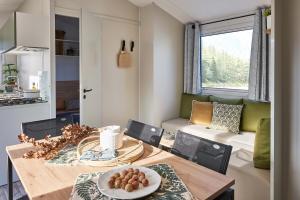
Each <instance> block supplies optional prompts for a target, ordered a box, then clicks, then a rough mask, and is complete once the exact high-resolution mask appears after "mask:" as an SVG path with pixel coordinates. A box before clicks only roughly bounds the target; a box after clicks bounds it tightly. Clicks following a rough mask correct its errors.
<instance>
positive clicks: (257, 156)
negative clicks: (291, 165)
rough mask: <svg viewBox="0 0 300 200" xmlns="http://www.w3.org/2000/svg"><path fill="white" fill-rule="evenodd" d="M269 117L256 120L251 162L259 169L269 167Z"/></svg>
mask: <svg viewBox="0 0 300 200" xmlns="http://www.w3.org/2000/svg"><path fill="white" fill-rule="evenodd" d="M270 127H271V125H270V119H261V120H260V121H259V122H258V126H257V131H256V138H255V146H254V155H253V162H254V166H255V167H257V168H261V169H270Z"/></svg>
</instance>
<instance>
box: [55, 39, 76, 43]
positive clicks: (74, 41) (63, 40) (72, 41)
mask: <svg viewBox="0 0 300 200" xmlns="http://www.w3.org/2000/svg"><path fill="white" fill-rule="evenodd" d="M55 41H58V42H70V43H79V41H78V40H65V39H55Z"/></svg>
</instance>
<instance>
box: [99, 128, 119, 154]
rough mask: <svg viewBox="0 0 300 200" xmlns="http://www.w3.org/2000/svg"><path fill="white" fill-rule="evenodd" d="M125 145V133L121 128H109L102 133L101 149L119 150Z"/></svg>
mask: <svg viewBox="0 0 300 200" xmlns="http://www.w3.org/2000/svg"><path fill="white" fill-rule="evenodd" d="M122 145H123V131H122V132H121V128H120V126H116V125H113V126H107V127H104V128H103V130H102V131H101V132H100V147H101V149H102V150H104V149H113V150H115V149H119V148H121V147H122Z"/></svg>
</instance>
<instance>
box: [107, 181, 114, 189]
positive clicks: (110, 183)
mask: <svg viewBox="0 0 300 200" xmlns="http://www.w3.org/2000/svg"><path fill="white" fill-rule="evenodd" d="M108 187H109V188H110V189H113V188H114V187H115V181H114V180H109V181H108Z"/></svg>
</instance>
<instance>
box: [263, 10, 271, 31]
mask: <svg viewBox="0 0 300 200" xmlns="http://www.w3.org/2000/svg"><path fill="white" fill-rule="evenodd" d="M264 16H265V17H267V30H271V25H272V21H271V19H272V17H271V8H266V9H265V11H264Z"/></svg>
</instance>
